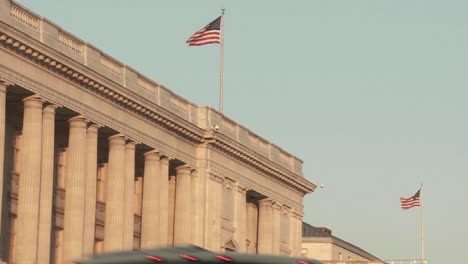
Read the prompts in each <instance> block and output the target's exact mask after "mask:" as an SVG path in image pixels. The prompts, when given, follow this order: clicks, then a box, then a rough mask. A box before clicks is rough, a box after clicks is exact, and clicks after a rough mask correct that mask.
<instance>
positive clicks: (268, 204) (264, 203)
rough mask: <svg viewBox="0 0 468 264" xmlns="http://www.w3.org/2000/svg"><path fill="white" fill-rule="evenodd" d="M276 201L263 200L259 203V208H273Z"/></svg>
mask: <svg viewBox="0 0 468 264" xmlns="http://www.w3.org/2000/svg"><path fill="white" fill-rule="evenodd" d="M274 203H275V201H273V200H272V199H271V198H263V199H261V200H259V201H258V206H259V207H271V206H273V204H274Z"/></svg>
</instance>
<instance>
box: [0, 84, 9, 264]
mask: <svg viewBox="0 0 468 264" xmlns="http://www.w3.org/2000/svg"><path fill="white" fill-rule="evenodd" d="M6 92H7V84H6V83H4V82H2V81H0V146H1V147H0V242H3V241H4V240H3V237H4V236H5V235H6V233H7V232H5V230H3V229H2V227H3V221H2V219H4V217H3V216H2V213H3V211H4V210H3V208H4V207H3V206H4V204H5V203H4V202H3V200H4V199H3V183H4V182H5V179H6V178H7V177H8V174H6V175H7V176H5V173H4V161H5V147H4V146H5V125H6V124H5V117H6ZM5 217H7V216H5ZM4 233H5V234H4ZM2 251H3V249H0V262H2V255H3V254H2V253H3V252H2Z"/></svg>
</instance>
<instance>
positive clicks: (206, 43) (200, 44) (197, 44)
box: [189, 41, 221, 46]
mask: <svg viewBox="0 0 468 264" xmlns="http://www.w3.org/2000/svg"><path fill="white" fill-rule="evenodd" d="M219 43H221V42H220V41H211V42H204V43H195V44H189V46H203V45H208V44H219Z"/></svg>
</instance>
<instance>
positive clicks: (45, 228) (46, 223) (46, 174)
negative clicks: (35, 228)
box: [37, 105, 57, 264]
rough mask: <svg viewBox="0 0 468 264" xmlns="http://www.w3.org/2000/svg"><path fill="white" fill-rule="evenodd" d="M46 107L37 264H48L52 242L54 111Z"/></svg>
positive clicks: (44, 114) (51, 107) (43, 130)
mask: <svg viewBox="0 0 468 264" xmlns="http://www.w3.org/2000/svg"><path fill="white" fill-rule="evenodd" d="M56 108H57V107H56V106H54V105H47V106H46V107H45V108H44V110H43V114H42V170H41V194H40V202H39V203H40V211H39V237H38V250H37V263H38V264H49V263H50V252H51V251H50V241H51V240H52V197H53V192H54V158H55V154H54V151H55V140H54V134H55V109H56Z"/></svg>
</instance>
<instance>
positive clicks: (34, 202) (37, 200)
mask: <svg viewBox="0 0 468 264" xmlns="http://www.w3.org/2000/svg"><path fill="white" fill-rule="evenodd" d="M0 146H1V147H0V161H3V162H0V172H2V173H0V176H1V178H0V197H1V209H2V210H1V220H2V221H1V225H0V228H1V229H0V242H1V247H0V259H1V260H2V261H3V262H7V263H12V264H14V263H17V264H35V263H38V264H48V263H66V262H67V261H69V260H73V259H77V258H81V257H83V256H87V255H90V254H93V253H99V252H111V251H120V250H130V249H139V248H151V247H160V246H171V245H177V244H187V243H191V244H195V245H198V246H201V247H204V248H206V249H209V250H216V251H222V250H234V251H239V252H251V253H272V254H283V255H300V251H301V237H302V236H301V224H302V216H303V197H304V195H305V194H307V193H310V192H312V191H313V190H314V189H315V187H316V186H315V185H314V184H313V183H311V182H310V181H308V180H307V179H305V178H304V176H303V174H302V161H301V160H299V159H298V158H296V157H295V156H293V155H291V154H289V153H287V152H286V151H284V150H282V149H280V148H279V147H277V146H275V145H273V144H272V143H270V142H268V141H267V140H265V139H263V138H262V137H260V136H258V135H256V134H255V133H253V132H251V131H249V130H248V129H247V128H245V127H243V126H242V125H240V124H238V123H236V122H234V121H233V120H231V119H229V118H228V117H226V116H224V115H223V114H221V113H219V112H217V111H216V110H214V109H211V108H210V107H203V106H197V105H195V104H193V103H191V102H189V101H187V100H185V99H184V98H182V97H180V96H178V95H176V94H174V93H173V92H171V91H170V90H169V89H167V88H166V87H164V86H163V85H161V84H158V83H157V82H154V81H152V80H150V79H148V78H146V77H145V76H143V75H141V74H140V73H138V72H137V71H135V70H133V69H132V68H130V67H129V66H127V65H124V64H122V63H121V62H119V61H117V60H115V59H113V58H112V57H110V56H109V55H107V54H105V53H104V52H103V51H101V50H99V49H97V48H95V47H93V46H92V45H91V44H89V43H86V42H84V41H82V40H80V39H78V38H76V37H75V36H73V35H72V34H70V33H68V32H66V31H65V30H63V29H62V28H60V27H58V26H57V25H55V24H53V23H52V22H50V21H49V20H47V19H45V18H43V17H41V16H39V15H37V14H34V13H33V12H31V11H29V10H28V9H26V8H24V7H22V6H21V5H19V4H17V3H15V2H13V1H10V0H0Z"/></svg>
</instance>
